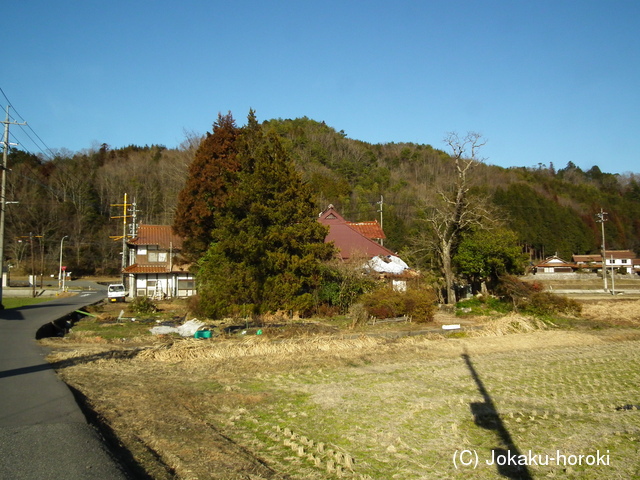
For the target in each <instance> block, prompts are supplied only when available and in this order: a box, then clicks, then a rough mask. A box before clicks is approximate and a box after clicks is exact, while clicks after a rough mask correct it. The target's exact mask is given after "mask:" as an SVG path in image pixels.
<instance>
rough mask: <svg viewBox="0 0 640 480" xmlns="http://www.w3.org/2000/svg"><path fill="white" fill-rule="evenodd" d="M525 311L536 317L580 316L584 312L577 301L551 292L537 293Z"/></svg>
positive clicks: (532, 296)
mask: <svg viewBox="0 0 640 480" xmlns="http://www.w3.org/2000/svg"><path fill="white" fill-rule="evenodd" d="M524 310H525V311H527V312H529V313H532V314H534V315H542V316H544V315H555V314H562V315H579V314H580V313H581V312H582V305H580V303H578V302H577V301H576V300H574V299H572V298H568V297H563V296H561V295H556V294H554V293H551V292H536V293H534V294H533V295H531V299H530V300H529V302H528V304H527V305H526V306H525V308H524Z"/></svg>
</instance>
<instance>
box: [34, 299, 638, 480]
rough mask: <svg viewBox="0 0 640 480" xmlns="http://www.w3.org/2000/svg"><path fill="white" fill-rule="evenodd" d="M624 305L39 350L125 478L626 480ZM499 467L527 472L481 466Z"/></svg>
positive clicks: (66, 344)
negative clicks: (537, 317) (568, 317)
mask: <svg viewBox="0 0 640 480" xmlns="http://www.w3.org/2000/svg"><path fill="white" fill-rule="evenodd" d="M639 307H640V301H637V300H634V301H628V300H627V301H619V300H618V299H607V300H602V301H597V302H591V303H587V304H585V306H584V313H583V318H584V320H583V321H581V322H579V323H576V324H574V323H572V324H570V325H569V326H567V325H565V326H564V327H563V328H556V327H554V326H549V325H545V324H542V323H541V322H536V321H532V320H530V319H525V318H520V317H517V316H508V317H504V318H501V319H496V318H493V319H489V320H484V321H483V322H484V323H483V326H484V327H485V328H484V329H482V330H474V331H469V332H467V333H463V334H460V333H458V334H456V335H453V336H450V337H445V336H442V335H439V334H428V335H420V336H408V337H401V338H385V337H373V336H367V335H365V334H364V333H363V332H361V333H363V334H362V335H360V336H353V335H350V336H346V335H341V334H339V333H338V334H333V335H323V334H316V335H314V336H304V337H299V338H278V339H274V338H273V337H270V336H268V335H262V336H256V335H252V336H246V335H245V336H237V337H229V338H224V339H211V340H196V339H181V338H172V337H162V338H150V337H135V338H131V339H129V340H122V339H116V338H113V339H110V337H109V335H95V334H91V335H88V334H87V333H86V332H82V331H78V332H74V333H72V334H70V335H68V336H67V337H66V338H62V339H49V340H46V343H47V345H49V346H51V347H53V353H52V354H51V356H50V360H51V361H52V362H54V363H55V365H56V368H57V369H58V372H59V374H60V376H61V377H62V378H63V379H64V380H65V381H66V382H67V383H68V384H69V385H71V386H72V387H73V388H74V389H75V390H77V391H78V395H79V396H80V397H82V398H83V399H84V401H85V402H86V403H87V405H88V406H90V407H91V408H92V409H93V410H94V411H95V412H96V414H97V417H98V418H99V420H101V421H102V422H104V424H106V425H107V426H108V428H109V429H110V430H111V431H112V432H113V433H114V434H115V435H117V438H118V441H119V442H121V444H122V445H123V446H124V447H125V448H126V450H127V451H128V452H130V454H131V456H132V458H134V459H135V462H136V463H138V464H139V465H141V466H142V468H143V469H144V470H145V471H146V473H144V474H143V473H142V471H139V472H138V473H139V476H140V477H141V478H144V475H147V478H158V479H169V478H178V479H210V478H212V479H254V480H257V479H281V478H282V479H327V478H348V479H385V480H386V479H394V478H397V479H432V478H478V479H493V478H524V479H526V478H536V479H537V478H576V479H577V478H580V479H582V478H592V479H596V478H598V479H602V478H607V479H608V478H611V479H618V478H620V479H622V478H624V479H628V478H640V456H639V455H638V453H639V449H640V411H639V410H637V408H636V407H635V406H636V405H640V371H639V369H638V365H639V361H640V328H639V327H640V308H639ZM107 328H108V327H105V329H107ZM507 452H510V454H511V455H512V456H513V455H517V454H521V455H524V456H526V457H527V462H529V463H530V462H531V459H533V461H534V462H535V463H538V465H521V466H520V467H517V466H513V465H502V466H499V465H495V464H494V465H489V464H487V462H489V461H490V460H491V459H492V457H493V456H497V457H498V460H500V459H501V458H504V457H500V455H508V453H507ZM563 455H564V457H565V459H564V462H563V457H562V456H563ZM580 455H582V456H583V457H582V458H580V457H579V456H580ZM598 455H600V457H598ZM545 456H546V457H545ZM558 456H560V458H556V457H558ZM518 458H520V459H521V461H522V458H524V457H518ZM545 459H546V463H548V464H547V465H540V463H545ZM512 460H513V457H512ZM476 461H477V465H475V464H476ZM516 461H517V460H516ZM466 463H471V464H472V465H468V466H465V465H464V464H466ZM571 463H574V464H573V465H571ZM578 463H581V464H578ZM588 463H591V465H589V464H588ZM593 463H599V464H593Z"/></svg>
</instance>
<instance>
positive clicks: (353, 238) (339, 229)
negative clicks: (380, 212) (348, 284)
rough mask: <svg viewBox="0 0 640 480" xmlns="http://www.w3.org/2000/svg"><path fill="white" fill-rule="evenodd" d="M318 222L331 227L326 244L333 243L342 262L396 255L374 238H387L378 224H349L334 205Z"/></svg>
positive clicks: (321, 215) (323, 213)
mask: <svg viewBox="0 0 640 480" xmlns="http://www.w3.org/2000/svg"><path fill="white" fill-rule="evenodd" d="M318 221H319V222H320V223H322V224H323V225H326V226H328V227H329V234H328V235H327V237H326V239H325V242H327V243H329V242H333V243H334V245H335V246H336V248H337V249H338V251H339V255H340V258H341V259H342V260H349V259H352V258H353V259H355V258H366V259H371V258H373V257H377V256H379V255H382V256H385V257H386V256H389V255H395V254H394V252H392V251H391V250H389V249H388V248H385V247H383V246H382V245H380V244H379V243H377V242H375V241H374V240H372V238H381V239H382V238H385V237H384V232H382V229H381V228H380V225H379V224H378V222H359V223H352V222H347V221H346V220H345V219H344V218H343V217H342V215H340V214H339V213H338V211H337V210H336V209H335V207H334V206H333V205H329V207H327V209H326V210H325V211H324V212H322V213H321V214H320V216H319V217H318Z"/></svg>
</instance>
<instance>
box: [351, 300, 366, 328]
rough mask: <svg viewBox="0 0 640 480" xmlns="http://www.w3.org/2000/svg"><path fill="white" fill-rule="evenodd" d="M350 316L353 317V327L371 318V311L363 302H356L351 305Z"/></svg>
mask: <svg viewBox="0 0 640 480" xmlns="http://www.w3.org/2000/svg"><path fill="white" fill-rule="evenodd" d="M349 318H351V328H353V327H355V326H356V325H364V324H365V323H367V320H368V319H369V313H368V312H367V309H366V308H365V306H364V305H363V304H362V303H354V304H353V305H351V306H350V307H349Z"/></svg>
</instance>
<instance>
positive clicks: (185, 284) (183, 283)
mask: <svg viewBox="0 0 640 480" xmlns="http://www.w3.org/2000/svg"><path fill="white" fill-rule="evenodd" d="M195 293H196V281H195V280H193V279H190V280H186V279H178V296H179V297H189V296H191V295H195Z"/></svg>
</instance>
